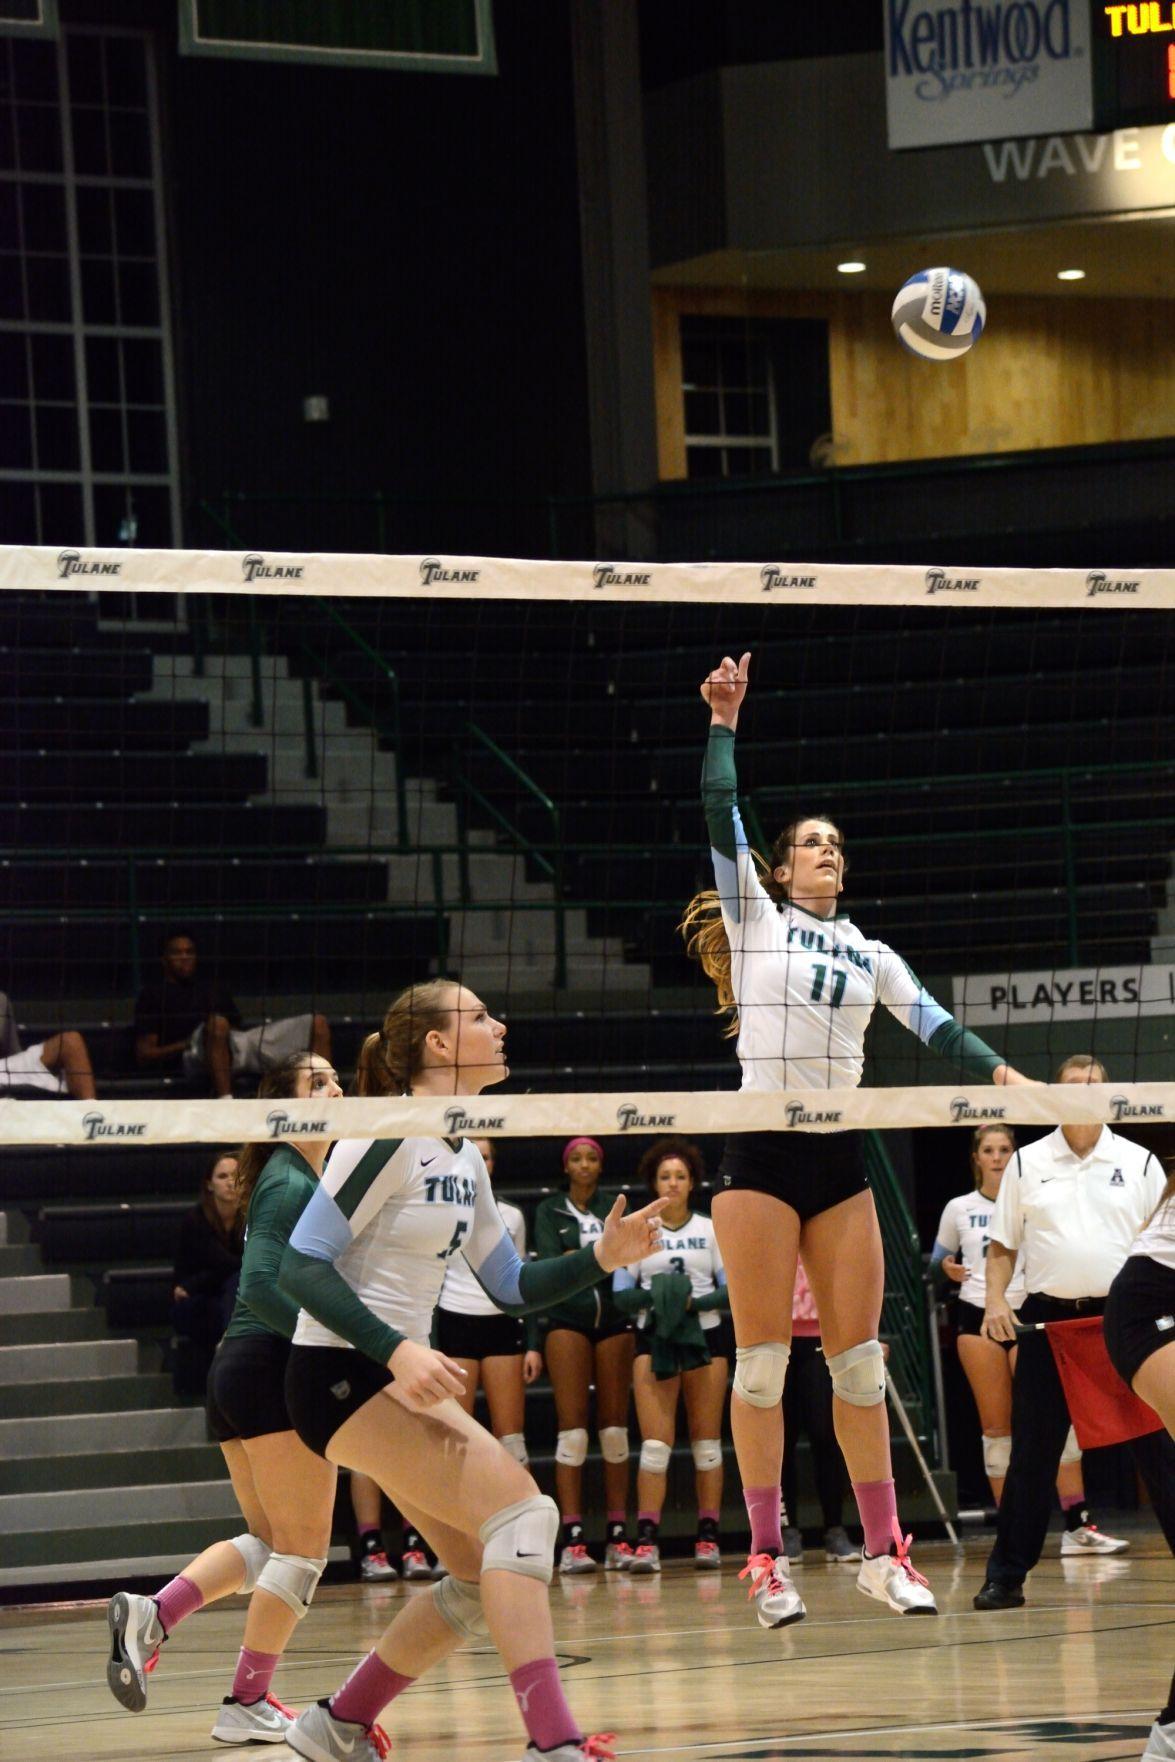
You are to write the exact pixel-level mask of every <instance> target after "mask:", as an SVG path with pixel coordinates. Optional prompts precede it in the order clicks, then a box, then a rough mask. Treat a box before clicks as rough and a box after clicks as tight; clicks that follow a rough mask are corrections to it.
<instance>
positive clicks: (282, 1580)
mask: <svg viewBox="0 0 1175 1762" xmlns="http://www.w3.org/2000/svg"><path fill="white" fill-rule="evenodd" d="M325 1570H326V1557H325V1556H324V1557H323V1558H322V1559H321V1560H308V1559H307V1558H306V1556H305V1555H304V1554H271V1555H270V1556H269V1559H268V1560H267V1561H266V1562H265V1565H264V1566H263V1567H262V1569H261V1572H260V1574H259V1576H258V1579H257V1589H258V1590H259V1591H268V1592H269V1593H270V1595H271V1596H274V1597H279V1598H280V1599H281V1601H282V1602H283V1603H284V1604H285V1606H286V1608H287V1609H292V1610H293V1611H294V1614H295V1615H296V1616H297V1617H298V1620H299V1621H301V1619H302V1617H303V1616H304V1615H305V1613H306V1611H307V1610H308V1609H309V1607H310V1599H311V1597H313V1595H314V1592H315V1588H316V1587H317V1584H318V1581H319V1579H320V1578H321V1577H322V1575H323V1572H324V1571H325Z"/></svg>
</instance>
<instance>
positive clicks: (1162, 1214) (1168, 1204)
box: [1130, 1193, 1175, 1273]
mask: <svg viewBox="0 0 1175 1762" xmlns="http://www.w3.org/2000/svg"><path fill="white" fill-rule="evenodd" d="M1130 1253H1131V1254H1145V1255H1146V1256H1147V1258H1148V1259H1149V1260H1157V1261H1158V1263H1159V1265H1160V1266H1165V1267H1166V1268H1167V1270H1168V1272H1173V1273H1175V1193H1173V1194H1172V1195H1171V1197H1170V1199H1167V1200H1164V1201H1163V1203H1162V1204H1161V1205H1160V1206H1159V1209H1158V1210H1157V1211H1156V1212H1155V1215H1154V1217H1152V1218H1151V1220H1150V1222H1149V1223H1148V1224H1146V1225H1145V1227H1144V1228H1143V1229H1142V1230H1141V1231H1140V1232H1139V1234H1138V1235H1137V1236H1136V1237H1135V1238H1134V1242H1133V1244H1132V1246H1131V1249H1130Z"/></svg>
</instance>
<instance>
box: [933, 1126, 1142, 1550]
mask: <svg viewBox="0 0 1175 1762" xmlns="http://www.w3.org/2000/svg"><path fill="white" fill-rule="evenodd" d="M1015 1150H1016V1135H1015V1133H1014V1132H1013V1131H1012V1129H1011V1127H1010V1126H977V1127H976V1129H975V1131H974V1132H973V1133H972V1134H971V1176H972V1179H973V1180H974V1182H975V1189H974V1191H973V1192H971V1193H960V1194H959V1196H958V1198H957V1199H948V1201H947V1203H946V1206H945V1207H944V1209H943V1214H942V1218H941V1220H940V1222H939V1226H938V1232H937V1235H936V1237H935V1242H934V1248H933V1250H932V1252H931V1256H930V1264H931V1266H932V1267H937V1268H939V1269H940V1270H941V1272H942V1273H943V1274H944V1275H945V1276H946V1277H947V1278H948V1279H951V1280H953V1281H954V1283H955V1284H957V1285H958V1287H959V1296H958V1302H957V1304H956V1305H955V1309H956V1325H957V1329H958V1332H957V1335H956V1340H955V1349H956V1351H957V1352H958V1354H959V1363H960V1364H961V1365H962V1367H963V1374H964V1375H965V1377H966V1378H967V1381H968V1383H969V1384H970V1385H971V1393H972V1395H973V1396H974V1397H975V1406H976V1408H977V1410H978V1412H979V1424H980V1426H981V1428H982V1431H983V1466H984V1470H985V1472H986V1474H987V1478H988V1483H989V1485H990V1487H991V1493H992V1498H993V1499H994V1500H995V1502H996V1504H997V1505H998V1504H999V1502H1000V1499H1001V1498H1002V1497H1003V1491H1004V1479H1005V1476H1006V1475H1007V1472H1008V1463H1009V1462H1010V1461H1011V1458H1012V1376H1013V1373H1014V1371H1015V1369H1016V1347H1015V1344H1014V1342H1013V1341H1011V1340H989V1339H988V1338H987V1336H986V1335H985V1334H983V1333H981V1331H980V1330H981V1328H982V1326H983V1314H984V1306H985V1303H986V1300H987V1279H986V1276H985V1275H986V1270H987V1246H988V1243H989V1242H990V1241H991V1220H992V1217H993V1216H994V1214H995V1208H996V1201H997V1199H998V1198H999V1192H1000V1183H1001V1181H1002V1180H1003V1178H1004V1170H1005V1169H1006V1168H1007V1166H1008V1163H1009V1161H1010V1160H1011V1158H1012V1156H1013V1155H1014V1153H1015ZM1005 1295H1006V1297H1007V1301H1008V1305H1009V1307H1010V1308H1012V1309H1018V1308H1019V1307H1020V1304H1021V1302H1022V1301H1023V1298H1024V1274H1023V1272H1022V1270H1021V1268H1020V1266H1019V1265H1017V1267H1016V1270H1015V1272H1014V1273H1013V1274H1012V1278H1011V1282H1010V1283H1009V1285H1008V1289H1007V1292H1006V1293H1005ZM1057 1497H1058V1499H1059V1500H1060V1502H1061V1510H1062V1512H1063V1513H1064V1518H1065V1529H1064V1533H1063V1534H1062V1536H1061V1553H1062V1554H1120V1553H1122V1552H1123V1550H1124V1549H1126V1548H1128V1547H1129V1546H1130V1544H1129V1542H1126V1541H1123V1540H1122V1539H1121V1538H1120V1537H1118V1536H1108V1535H1105V1534H1104V1533H1103V1532H1102V1531H1101V1530H1100V1529H1099V1528H1098V1527H1097V1525H1096V1523H1094V1521H1093V1519H1092V1517H1091V1515H1090V1512H1089V1507H1088V1506H1087V1505H1086V1502H1085V1481H1084V1477H1083V1475H1082V1472H1081V1447H1080V1445H1079V1444H1078V1442H1077V1438H1076V1436H1075V1434H1074V1431H1073V1428H1072V1426H1070V1427H1069V1436H1068V1439H1067V1440H1066V1443H1065V1448H1064V1450H1063V1451H1062V1452H1061V1466H1060V1470H1059V1471H1058V1474H1057Z"/></svg>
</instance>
